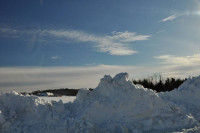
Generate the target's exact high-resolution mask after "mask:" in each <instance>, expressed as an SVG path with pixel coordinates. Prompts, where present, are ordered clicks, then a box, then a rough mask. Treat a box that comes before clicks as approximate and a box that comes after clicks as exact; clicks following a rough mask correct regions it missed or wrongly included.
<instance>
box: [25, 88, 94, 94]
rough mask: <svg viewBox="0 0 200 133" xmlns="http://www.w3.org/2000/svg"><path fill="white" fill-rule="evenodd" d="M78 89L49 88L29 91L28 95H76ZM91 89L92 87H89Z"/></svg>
mask: <svg viewBox="0 0 200 133" xmlns="http://www.w3.org/2000/svg"><path fill="white" fill-rule="evenodd" d="M79 90H80V89H68V88H63V89H49V90H37V91H33V92H31V93H29V95H36V96H76V95H77V93H78V91H79ZM89 90H92V89H89ZM49 94H52V95H49Z"/></svg>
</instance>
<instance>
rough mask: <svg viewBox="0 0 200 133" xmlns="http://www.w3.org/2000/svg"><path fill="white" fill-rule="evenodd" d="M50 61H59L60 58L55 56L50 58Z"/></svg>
mask: <svg viewBox="0 0 200 133" xmlns="http://www.w3.org/2000/svg"><path fill="white" fill-rule="evenodd" d="M51 59H52V60H57V59H60V56H57V55H56V56H52V57H51Z"/></svg>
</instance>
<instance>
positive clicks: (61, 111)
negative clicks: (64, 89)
mask: <svg viewBox="0 0 200 133" xmlns="http://www.w3.org/2000/svg"><path fill="white" fill-rule="evenodd" d="M49 100H50V99H48V100H47V101H49ZM47 101H45V100H44V99H43V98H41V97H40V98H39V97H36V96H29V95H26V96H22V95H19V94H18V93H16V92H12V93H2V94H1V95H0V132H2V133H39V132H41V133H66V132H67V133H103V132H106V133H147V132H148V133H149V132H150V133H172V132H174V133H175V132H177V133H178V132H184V133H199V132H200V122H199V121H200V114H199V111H200V103H199V101H200V77H196V78H192V79H188V80H187V81H186V82H185V83H183V84H182V85H181V86H180V87H179V88H178V89H176V90H174V91H172V92H167V93H159V94H157V93H155V92H154V91H152V90H149V89H146V88H144V87H142V86H140V85H134V84H132V82H131V81H129V80H128V74H127V73H120V74H118V75H116V76H115V77H114V78H112V77H111V76H109V75H105V76H104V78H102V79H101V81H100V83H99V85H98V86H97V87H96V88H95V90H93V91H89V90H80V91H79V92H78V94H77V96H76V99H75V100H74V101H73V100H72V101H73V102H67V103H63V102H62V101H58V102H57V101H52V102H47Z"/></svg>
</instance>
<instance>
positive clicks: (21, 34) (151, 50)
mask: <svg viewBox="0 0 200 133" xmlns="http://www.w3.org/2000/svg"><path fill="white" fill-rule="evenodd" d="M199 23H200V1H199V0H167V1H161V0H151V1H150V0H109V1H108V0H96V1H94V0H84V1H83V0H59V1H55V0H20V1H16V0H1V1H0V47H1V48H0V92H4V91H11V90H16V91H32V90H39V89H55V88H67V87H68V88H90V87H91V88H94V87H96V86H97V85H98V82H99V80H100V78H102V77H103V75H105V74H109V75H112V76H114V75H115V74H117V73H120V72H128V73H129V76H130V79H132V78H144V77H148V76H150V75H152V74H155V73H157V74H161V75H163V77H177V78H184V77H188V76H197V75H199V73H200V70H199V67H200V38H199V35H200V26H199Z"/></svg>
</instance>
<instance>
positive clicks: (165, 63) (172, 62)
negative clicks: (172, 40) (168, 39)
mask: <svg viewBox="0 0 200 133" xmlns="http://www.w3.org/2000/svg"><path fill="white" fill-rule="evenodd" d="M155 59H158V60H160V61H161V65H162V66H161V67H164V68H166V70H167V71H168V72H169V73H168V75H170V76H174V77H188V76H197V75H199V74H200V69H199V68H200V54H195V55H192V56H184V57H180V56H173V55H161V56H157V57H155ZM166 74H167V73H166Z"/></svg>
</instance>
